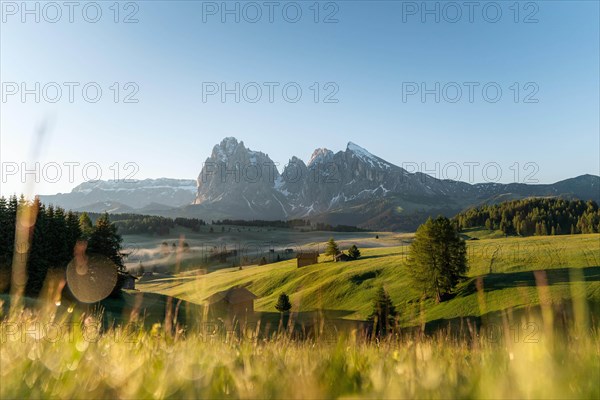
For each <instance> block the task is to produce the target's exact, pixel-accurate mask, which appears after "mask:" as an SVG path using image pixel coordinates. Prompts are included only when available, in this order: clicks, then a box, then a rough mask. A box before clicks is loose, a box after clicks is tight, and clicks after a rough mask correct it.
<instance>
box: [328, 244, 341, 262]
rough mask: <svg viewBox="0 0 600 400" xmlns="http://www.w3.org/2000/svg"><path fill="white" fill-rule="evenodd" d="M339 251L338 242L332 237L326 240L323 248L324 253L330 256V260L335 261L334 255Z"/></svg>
mask: <svg viewBox="0 0 600 400" xmlns="http://www.w3.org/2000/svg"><path fill="white" fill-rule="evenodd" d="M339 252H340V248H339V247H338V244H337V243H336V242H335V240H333V238H329V240H328V241H327V247H326V248H325V255H326V256H331V259H332V261H335V256H337V255H338V254H339Z"/></svg>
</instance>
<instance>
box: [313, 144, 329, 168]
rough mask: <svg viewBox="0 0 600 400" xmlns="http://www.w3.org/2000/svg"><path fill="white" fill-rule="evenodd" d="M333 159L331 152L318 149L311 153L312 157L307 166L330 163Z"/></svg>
mask: <svg viewBox="0 0 600 400" xmlns="http://www.w3.org/2000/svg"><path fill="white" fill-rule="evenodd" d="M332 158H333V151H331V150H329V149H326V148H324V147H323V148H319V149H316V150H315V151H313V153H312V156H311V157H310V160H309V161H308V164H307V166H309V167H310V166H311V165H313V164H316V163H322V162H327V161H331V159H332Z"/></svg>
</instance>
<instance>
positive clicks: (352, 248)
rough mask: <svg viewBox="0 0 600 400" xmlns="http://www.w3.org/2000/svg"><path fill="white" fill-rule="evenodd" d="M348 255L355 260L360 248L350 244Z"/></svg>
mask: <svg viewBox="0 0 600 400" xmlns="http://www.w3.org/2000/svg"><path fill="white" fill-rule="evenodd" d="M348 255H349V256H350V257H352V258H353V259H355V260H356V259H358V258H359V257H360V250H359V249H358V247H356V245H355V244H353V245H352V246H350V248H349V249H348Z"/></svg>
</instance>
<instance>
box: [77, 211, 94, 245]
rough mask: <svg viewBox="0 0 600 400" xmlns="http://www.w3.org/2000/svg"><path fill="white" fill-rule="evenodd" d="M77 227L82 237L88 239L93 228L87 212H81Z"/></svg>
mask: <svg viewBox="0 0 600 400" xmlns="http://www.w3.org/2000/svg"><path fill="white" fill-rule="evenodd" d="M79 228H80V230H81V235H82V236H83V238H85V239H89V237H90V235H91V234H92V231H93V230H94V226H93V225H92V220H91V218H90V216H89V215H88V213H86V212H82V213H81V215H80V216H79Z"/></svg>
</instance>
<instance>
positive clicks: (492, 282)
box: [457, 266, 600, 296]
mask: <svg viewBox="0 0 600 400" xmlns="http://www.w3.org/2000/svg"><path fill="white" fill-rule="evenodd" d="M539 271H542V272H544V273H545V276H546V279H547V282H548V285H549V286H552V285H555V284H560V283H569V282H596V281H600V266H595V267H585V268H551V269H544V270H539ZM534 272H536V271H520V272H506V273H491V274H487V275H481V276H479V277H476V278H473V279H471V281H470V282H468V284H467V285H466V286H465V287H463V288H462V289H461V290H459V292H458V293H457V295H458V296H468V295H470V294H473V293H475V292H477V280H478V279H479V278H482V279H483V291H484V292H491V291H494V290H501V289H506V288H512V287H520V286H537V281H536V279H535V275H534Z"/></svg>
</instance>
